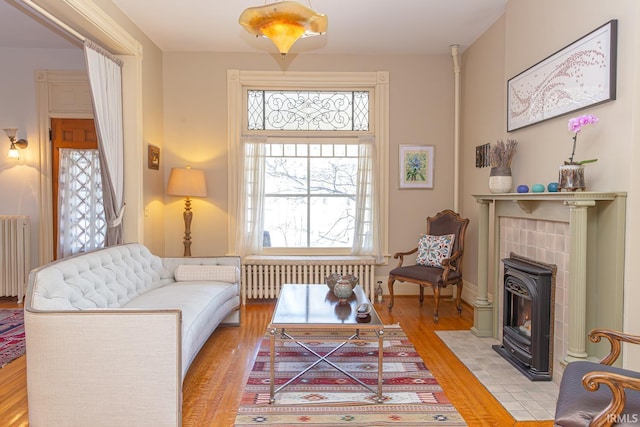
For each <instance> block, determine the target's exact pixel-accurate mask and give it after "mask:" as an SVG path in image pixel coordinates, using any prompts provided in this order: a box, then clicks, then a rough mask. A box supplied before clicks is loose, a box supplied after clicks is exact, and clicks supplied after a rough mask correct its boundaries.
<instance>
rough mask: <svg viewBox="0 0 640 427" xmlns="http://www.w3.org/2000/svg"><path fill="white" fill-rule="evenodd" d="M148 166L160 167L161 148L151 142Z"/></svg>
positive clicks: (156, 168) (150, 167)
mask: <svg viewBox="0 0 640 427" xmlns="http://www.w3.org/2000/svg"><path fill="white" fill-rule="evenodd" d="M148 167H149V169H155V170H158V169H160V148H159V147H156V146H155V145H151V144H149V152H148Z"/></svg>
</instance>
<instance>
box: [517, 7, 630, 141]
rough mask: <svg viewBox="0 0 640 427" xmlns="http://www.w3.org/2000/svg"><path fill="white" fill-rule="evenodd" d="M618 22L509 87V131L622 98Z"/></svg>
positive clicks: (527, 72)
mask: <svg viewBox="0 0 640 427" xmlns="http://www.w3.org/2000/svg"><path fill="white" fill-rule="evenodd" d="M617 40H618V20H617V19H612V20H611V21H609V22H607V23H606V24H604V25H602V26H601V27H599V28H596V29H595V30H593V31H592V32H590V33H589V34H587V35H585V36H583V37H581V38H580V39H578V40H576V41H575V42H573V43H571V44H569V45H568V46H566V47H564V48H562V49H560V50H559V51H557V52H556V53H554V54H552V55H551V56H549V57H547V58H546V59H543V60H542V61H540V62H538V63H537V64H535V65H533V66H532V67H530V68H528V69H526V70H524V71H523V72H521V73H520V74H518V75H516V76H514V77H512V78H511V79H509V81H508V82H507V132H511V131H514V130H516V129H520V128H523V127H526V126H530V125H533V124H535V123H539V122H541V121H544V120H549V119H552V118H554V117H557V116H560V115H563V114H566V113H569V112H572V111H576V110H582V109H584V108H587V107H591V106H594V105H597V104H601V103H603V102H608V101H612V100H614V99H616V62H617Z"/></svg>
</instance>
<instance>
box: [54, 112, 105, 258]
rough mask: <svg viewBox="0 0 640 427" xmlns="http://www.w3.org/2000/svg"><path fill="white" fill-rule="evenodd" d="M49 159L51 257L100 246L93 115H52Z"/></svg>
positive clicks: (100, 208) (100, 207) (99, 189)
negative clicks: (90, 117)
mask: <svg viewBox="0 0 640 427" xmlns="http://www.w3.org/2000/svg"><path fill="white" fill-rule="evenodd" d="M51 159H52V162H51V195H52V197H51V204H52V207H53V209H52V211H53V212H52V214H53V215H52V216H53V230H52V231H53V235H52V238H53V242H54V245H53V255H54V259H58V258H62V257H64V256H67V255H70V254H73V253H77V252H85V251H87V250H92V249H95V248H96V247H101V246H103V245H104V236H105V234H106V221H105V219H104V205H103V201H102V184H101V182H102V180H101V177H100V162H99V159H98V139H97V134H96V129H95V124H94V121H93V119H65V118H52V119H51ZM61 172H62V174H61ZM61 184H62V186H61Z"/></svg>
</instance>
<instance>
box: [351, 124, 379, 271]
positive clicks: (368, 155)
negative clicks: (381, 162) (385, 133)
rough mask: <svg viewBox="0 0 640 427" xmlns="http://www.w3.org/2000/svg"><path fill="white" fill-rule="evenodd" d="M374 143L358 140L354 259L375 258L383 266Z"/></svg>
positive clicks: (366, 139)
mask: <svg viewBox="0 0 640 427" xmlns="http://www.w3.org/2000/svg"><path fill="white" fill-rule="evenodd" d="M375 153H376V147H375V139H374V138H373V137H372V136H360V137H358V181H357V185H358V187H357V189H356V220H355V227H354V238H353V247H352V248H351V254H352V255H372V256H373V257H374V258H375V259H376V262H377V263H382V262H383V261H384V257H383V254H382V238H381V237H382V234H381V232H380V197H379V196H378V186H377V185H376V180H377V174H376V173H375V172H376V171H375V165H376V157H375Z"/></svg>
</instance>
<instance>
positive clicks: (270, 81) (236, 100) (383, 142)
mask: <svg viewBox="0 0 640 427" xmlns="http://www.w3.org/2000/svg"><path fill="white" fill-rule="evenodd" d="M247 89H265V90H269V89H281V90H298V89H302V90H306V89H309V90H313V89H315V90H322V89H326V90H334V89H335V90H343V89H344V90H369V91H370V94H371V98H370V101H369V102H370V105H371V106H372V107H373V108H372V110H371V111H370V119H369V131H368V132H361V133H360V132H358V134H362V135H367V134H369V135H372V136H374V138H375V140H376V144H375V145H376V159H377V168H376V170H377V171H378V174H379V175H378V178H379V180H378V183H379V185H378V191H379V197H380V199H379V200H380V205H381V211H380V221H381V234H382V236H381V237H382V239H383V242H382V250H383V253H384V254H387V253H388V241H389V238H388V218H389V203H388V200H389V162H388V159H389V73H388V72H387V71H374V72H284V73H283V72H277V71H245V70H228V71H227V111H228V128H227V129H228V137H229V140H228V149H229V163H228V164H229V177H228V192H227V194H228V208H229V215H228V222H227V239H228V244H229V251H228V252H229V254H236V253H237V252H236V249H237V245H236V241H235V237H236V218H238V202H239V201H238V193H237V189H238V185H239V179H241V177H240V176H239V175H238V174H237V173H236V171H238V170H241V168H240V165H241V162H242V161H243V160H244V159H243V158H242V150H241V148H242V145H241V144H242V135H243V134H245V135H247V134H251V133H259V134H261V135H265V134H266V135H268V134H269V132H270V131H255V132H251V131H247V130H246V128H245V126H244V125H245V123H246V114H247V100H246V96H245V94H246V91H247ZM327 132H331V136H341V135H346V133H345V132H341V131H327ZM273 133H274V134H277V135H282V132H277V133H276V132H273ZM286 133H287V135H291V136H294V135H296V133H297V132H296V131H286ZM298 134H299V135H300V136H305V132H304V131H302V132H299V133H298ZM348 134H349V135H350V136H353V135H354V133H353V131H351V132H349V133H348ZM306 136H308V133H306ZM280 249H281V248H280ZM269 252H270V254H273V252H272V251H269ZM292 253H295V254H297V255H313V254H317V255H321V254H327V251H326V250H323V251H322V252H319V251H318V250H317V249H313V248H309V249H306V248H296V249H295V251H294V252H291V251H279V253H278V254H279V255H287V254H292ZM345 254H346V253H345ZM273 255H275V254H273Z"/></svg>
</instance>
